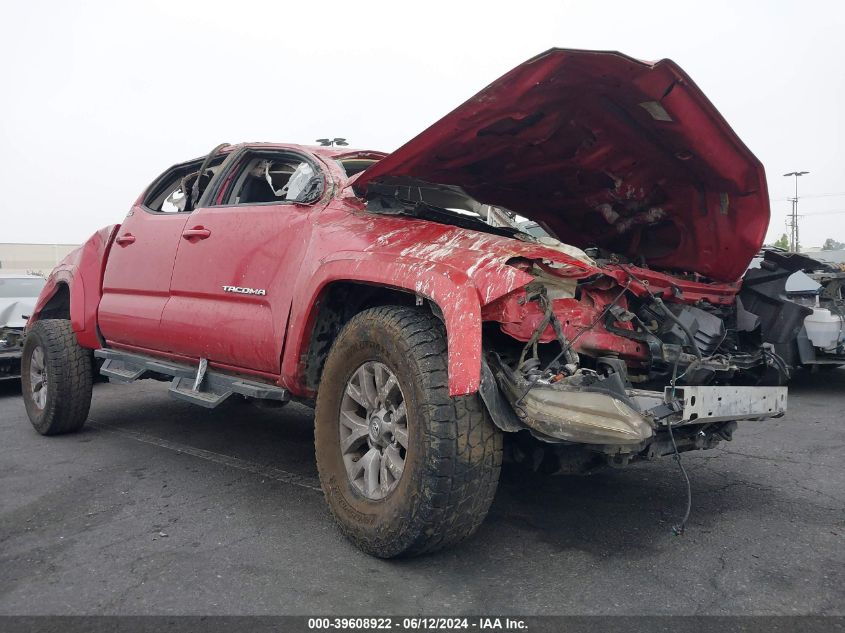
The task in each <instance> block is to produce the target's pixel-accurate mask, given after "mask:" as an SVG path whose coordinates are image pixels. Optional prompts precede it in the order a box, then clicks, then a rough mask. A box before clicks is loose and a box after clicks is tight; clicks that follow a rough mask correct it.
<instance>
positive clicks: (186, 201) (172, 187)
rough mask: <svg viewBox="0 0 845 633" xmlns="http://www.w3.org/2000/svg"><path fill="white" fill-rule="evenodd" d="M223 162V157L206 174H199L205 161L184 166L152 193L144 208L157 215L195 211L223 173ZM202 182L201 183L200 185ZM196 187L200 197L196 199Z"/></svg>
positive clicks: (164, 177) (166, 176) (167, 175)
mask: <svg viewBox="0 0 845 633" xmlns="http://www.w3.org/2000/svg"><path fill="white" fill-rule="evenodd" d="M223 158H224V157H222V156H220V157H218V158H216V159H215V160H214V161H212V163H211V165H210V166H209V167H208V169H206V170H205V173H204V174H199V173H198V170H199V169H200V167H202V162H203V160H202V159H197V160H195V161H191V162H190V163H183V164H182V165H177V166H176V167H173V168H171V169H169V170H167V171H166V172H165V173H164V174H162V175H161V176H160V177H159V178H158V180H157V181H156V182H155V183H154V184H153V186H152V187H151V188H150V190H149V191H148V193H147V196H146V197H145V198H144V206H145V207H147V209H149V210H150V211H155V212H157V213H185V212H190V211H193V210H194V207H195V206H196V203H197V202H198V201H199V199H200V198H201V197H202V194H203V193H204V192H205V189H206V187H208V183H209V182H211V179H212V178H213V177H214V175H215V174H216V173H217V172H218V171H219V170H220V165H221V163H222V162H223ZM198 178H199V183H197V179H198ZM195 183H197V188H196V196H194V184H195ZM194 198H195V199H194Z"/></svg>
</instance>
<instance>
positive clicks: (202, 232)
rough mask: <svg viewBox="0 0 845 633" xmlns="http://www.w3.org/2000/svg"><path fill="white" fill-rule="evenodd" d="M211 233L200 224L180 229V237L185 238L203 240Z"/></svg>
mask: <svg viewBox="0 0 845 633" xmlns="http://www.w3.org/2000/svg"><path fill="white" fill-rule="evenodd" d="M210 235H211V231H209V230H208V229H206V228H203V227H201V226H195V227H194V228H192V229H185V230H184V231H182V237H184V238H185V239H186V240H191V239H196V240H204V239H205V238H207V237H209V236H210Z"/></svg>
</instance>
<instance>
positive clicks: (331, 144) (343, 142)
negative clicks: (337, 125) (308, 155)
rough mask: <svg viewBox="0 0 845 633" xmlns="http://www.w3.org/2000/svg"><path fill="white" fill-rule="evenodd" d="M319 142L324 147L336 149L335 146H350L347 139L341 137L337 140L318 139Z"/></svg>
mask: <svg viewBox="0 0 845 633" xmlns="http://www.w3.org/2000/svg"><path fill="white" fill-rule="evenodd" d="M317 142H318V143H319V144H320V145H322V146H323V147H334V146H335V145H337V146H338V147H344V146H346V145H349V143H347V142H346V139H345V138H341V137H339V136H338V137H336V138H318V139H317Z"/></svg>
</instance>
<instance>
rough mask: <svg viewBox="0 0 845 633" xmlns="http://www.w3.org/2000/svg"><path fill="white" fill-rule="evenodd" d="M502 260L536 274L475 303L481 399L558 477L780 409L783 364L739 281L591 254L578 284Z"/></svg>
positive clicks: (561, 274) (712, 434)
mask: <svg viewBox="0 0 845 633" xmlns="http://www.w3.org/2000/svg"><path fill="white" fill-rule="evenodd" d="M511 265H513V266H516V267H518V268H520V269H521V270H523V271H524V272H528V273H530V274H532V275H534V276H535V281H534V282H532V283H530V284H529V285H528V286H526V287H524V288H520V289H519V290H517V291H515V292H512V293H510V294H509V295H506V296H504V297H501V298H500V299H498V300H497V301H495V302H493V303H491V304H489V305H487V306H485V308H484V310H483V312H482V318H483V319H484V321H485V323H486V324H485V341H484V343H485V364H484V367H483V370H482V388H481V395H482V397H483V399H484V401H485V403H486V404H487V407H488V409H489V410H490V412H491V415H492V417H493V419H494V420H495V422H496V423H497V424H498V425H499V426H500V428H502V429H503V430H506V431H511V432H514V431H526V432H527V435H530V436H531V438H533V439H534V440H540V441H541V445H540V446H542V445H543V444H545V445H547V446H545V447H542V450H541V455H540V457H537V456H536V454H535V453H536V451H537V450H538V449H537V443H536V442H535V443H534V446H533V447H530V446H529V445H528V444H526V443H525V442H522V443H521V446H522V449H519V448H518V449H517V451H516V456H517V457H520V456H521V457H523V458H525V457H526V456H528V457H530V460H531V461H533V462H534V464H535V465H539V464H540V463H542V464H544V466H543V468H544V469H546V470H553V471H561V470H562V471H566V472H571V471H573V470H574V471H583V470H589V469H592V468H595V467H597V466H602V465H623V464H627V463H629V462H632V461H636V460H639V459H651V458H654V457H657V456H660V455H665V454H668V453H671V452H673V451H674V450H675V449H676V447H677V450H678V451H684V450H693V449H703V448H712V447H713V446H715V445H716V444H718V443H719V442H720V441H722V440H730V439H731V436H732V433H733V431H734V429H735V428H736V423H737V422H738V421H741V420H762V419H765V418H770V417H779V416H782V415H783V414H784V413H785V411H786V388H785V387H781V386H777V385H779V384H780V383H782V382H783V381H784V380H785V379H786V377H787V376H788V373H787V367H786V365H785V363H784V362H783V360H782V359H781V358H780V357H779V356H778V355H777V354H776V353H775V352H774V350H773V349H772V348H771V346H768V345H766V344H763V343H762V341H761V338H760V337H761V333H760V327H759V319H753V318H750V317H749V316H748V315H744V314H743V308H742V305H741V303H738V302H737V300H736V294H737V291H738V286H739V285H738V284H713V283H703V282H701V281H697V280H696V279H695V278H692V277H691V278H689V279H684V278H679V277H671V276H668V275H665V274H663V273H659V272H657V271H652V270H648V269H642V268H636V267H634V266H632V265H630V264H624V263H621V262H619V261H602V260H600V259H599V260H598V261H597V262H596V266H597V269H596V270H598V271H601V272H597V273H596V274H594V275H591V276H589V277H585V278H581V279H577V280H576V279H571V278H567V276H566V275H567V268H566V267H562V268H561V267H557V266H555V264H554V263H553V262H549V261H540V262H537V261H526V260H517V261H514V262H511ZM670 427H671V429H672V430H673V431H674V433H673V437H670V434H669V430H670ZM517 446H518V447H519V446H520V444H519V443H518V444H517ZM576 448H577V449H578V450H575V449H576Z"/></svg>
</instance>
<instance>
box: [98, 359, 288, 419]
mask: <svg viewBox="0 0 845 633" xmlns="http://www.w3.org/2000/svg"><path fill="white" fill-rule="evenodd" d="M94 356H96V357H97V358H102V359H104V361H105V362H103V366H102V367H101V368H100V373H101V374H102V375H103V376H106V377H108V379H109V381H113V382H119V383H130V382H134V381H135V380H139V379H141V378H146V377H149V374H159V375H164V376H172V377H173V380H172V381H171V383H170V389H169V393H170V395H171V396H173V397H174V398H176V399H177V400H184V401H186V402H191V403H193V404H198V405H200V406H201V407H206V408H207V409H213V408H214V407H216V406H217V405H219V404H220V403H221V402H223V401H224V400H225V399H226V398H228V397H229V396H231V395H232V394H233V393H237V394H240V395H242V396H247V397H249V398H258V399H261V400H277V401H280V402H287V401H288V400H290V394H289V393H288V391H287V390H286V389H283V388H281V387H277V386H276V385H271V384H268V383H264V382H258V381H254V380H249V379H246V378H243V377H242V376H232V375H229V374H224V373H221V372H217V371H214V370H208V369H207V367H208V363H207V362H206V361H205V359H202V360H201V361H200V364H199V367H194V366H191V365H184V364H181V363H173V362H170V361H166V360H160V359H157V358H152V357H150V356H143V355H141V354H131V353H129V352H121V351H118V350H113V349H98V350H94Z"/></svg>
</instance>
